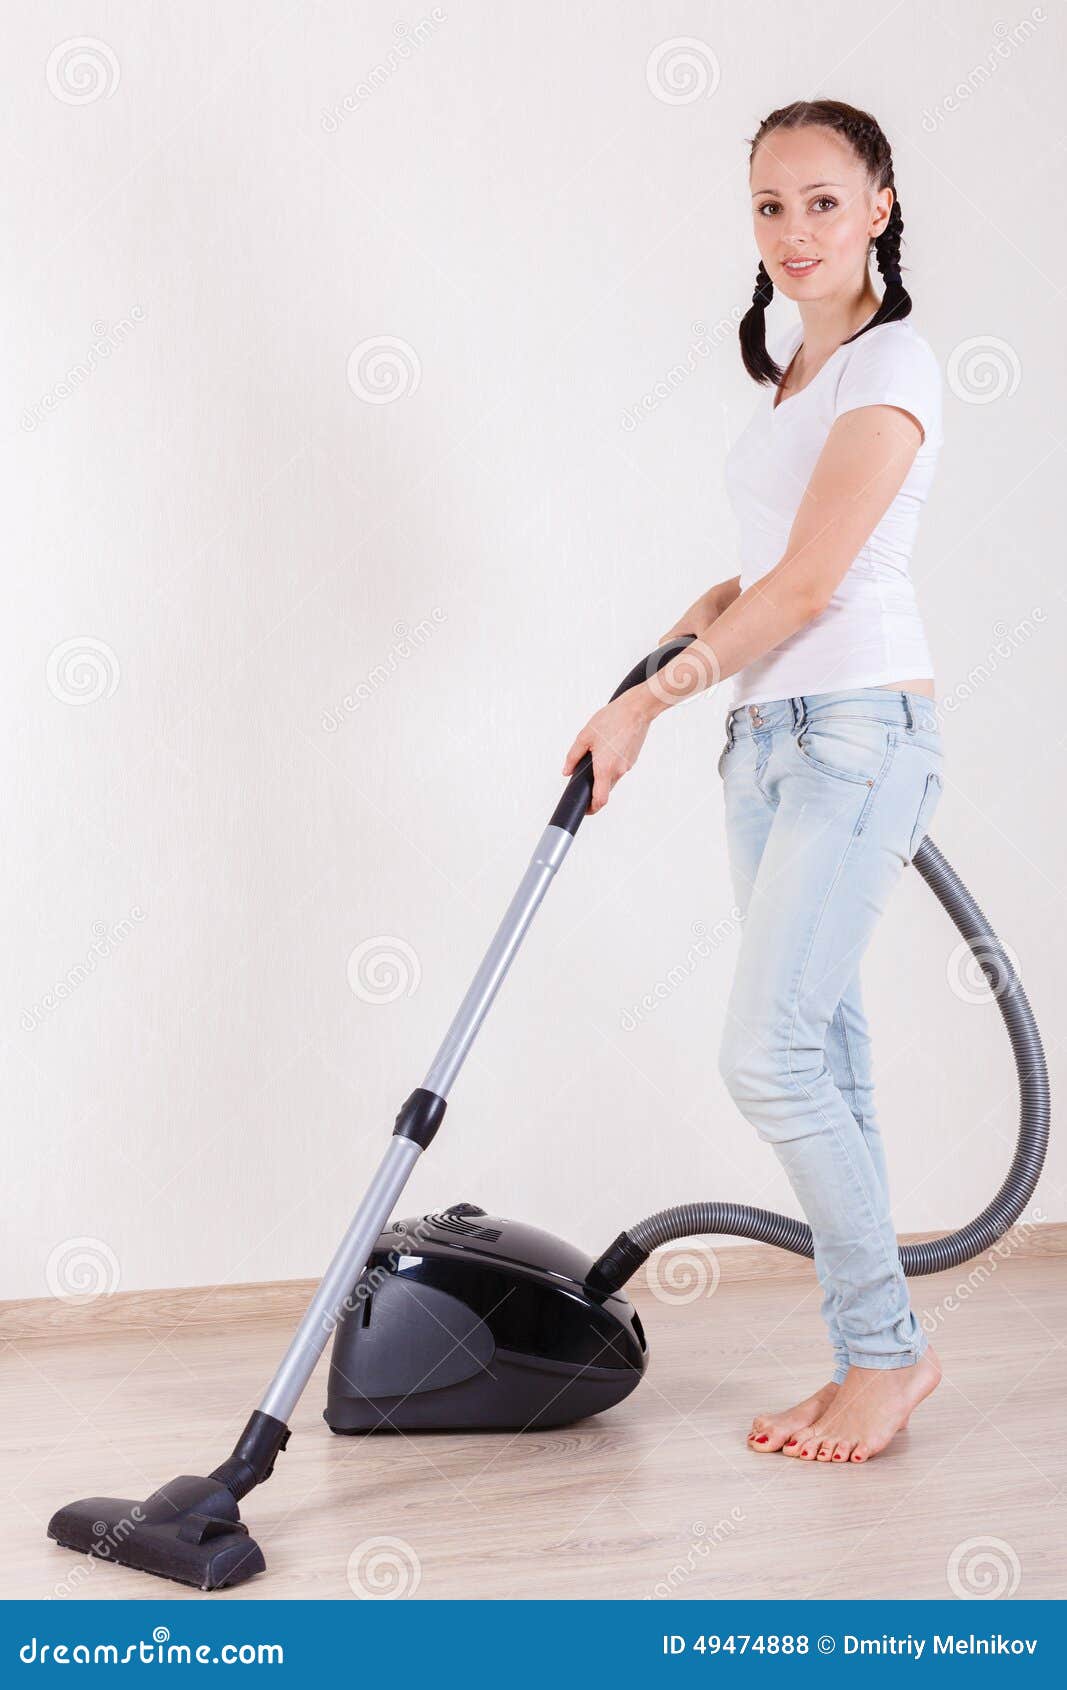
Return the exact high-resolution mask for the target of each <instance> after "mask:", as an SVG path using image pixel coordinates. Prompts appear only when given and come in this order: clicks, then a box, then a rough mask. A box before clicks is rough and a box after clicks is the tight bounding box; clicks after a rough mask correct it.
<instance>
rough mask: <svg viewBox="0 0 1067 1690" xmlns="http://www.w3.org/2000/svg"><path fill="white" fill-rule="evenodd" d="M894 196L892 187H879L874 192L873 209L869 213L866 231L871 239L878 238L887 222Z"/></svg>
mask: <svg viewBox="0 0 1067 1690" xmlns="http://www.w3.org/2000/svg"><path fill="white" fill-rule="evenodd" d="M895 198H896V195H895V194H894V192H893V190H892V188H879V190H878V192H877V193H876V194H875V196H874V210H873V211H872V213H871V221H870V225H869V227H868V230H867V233H868V235H869V236H870V238H871V240H872V241H876V240H877V239H878V237H879V235H880V234H881V233H882V231H883V229H884V228H885V226H886V224H887V223H888V222H889V213H890V212H891V211H892V209H893V201H894V199H895Z"/></svg>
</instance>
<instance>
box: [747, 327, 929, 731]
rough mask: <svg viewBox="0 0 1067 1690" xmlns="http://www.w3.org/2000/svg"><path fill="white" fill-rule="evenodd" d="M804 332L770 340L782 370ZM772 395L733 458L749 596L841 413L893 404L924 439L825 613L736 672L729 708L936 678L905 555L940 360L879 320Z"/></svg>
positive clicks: (922, 483) (771, 562)
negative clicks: (810, 375)
mask: <svg viewBox="0 0 1067 1690" xmlns="http://www.w3.org/2000/svg"><path fill="white" fill-rule="evenodd" d="M802 339H803V329H802V328H801V326H800V325H799V324H796V325H795V326H794V327H793V328H792V329H790V330H789V331H788V332H787V333H786V335H785V336H784V337H780V338H779V340H778V344H777V345H776V346H774V345H772V346H771V347H770V351H771V356H772V357H773V358H774V360H775V362H776V363H777V364H778V365H779V367H780V368H781V369H785V368H787V366H788V364H789V361H790V359H791V358H792V357H793V354H794V353H795V352H796V351H797V348H798V347H799V346H800V344H801V341H802ZM777 392H778V390H777V388H775V387H767V388H765V389H764V390H763V392H762V393H761V395H760V400H759V403H758V405H757V407H756V410H755V413H754V415H753V417H752V420H751V421H750V423H749V424H748V427H747V428H746V429H745V430H744V432H743V434H741V435H740V437H739V438H738V439H737V441H736V442H735V444H734V445H733V447H732V448H731V450H730V452H729V455H728V457H727V460H726V484H727V491H728V493H729V496H730V502H731V504H732V505H733V508H734V513H735V515H736V517H737V520H738V524H739V528H740V557H741V570H740V579H741V590H742V592H744V591H745V590H746V589H747V588H749V587H751V586H752V585H753V583H754V582H756V581H758V580H759V579H760V577H761V576H763V575H766V574H767V572H768V571H769V570H771V569H773V568H774V567H775V565H776V564H778V563H780V562H781V560H782V558H783V557H784V555H785V551H786V545H787V542H788V540H789V533H790V530H791V528H792V526H793V519H794V518H795V516H796V513H797V510H798V508H799V506H800V502H801V499H802V497H803V494H804V489H805V488H806V487H807V484H808V482H809V480H810V479H811V474H812V471H813V470H814V468H815V464H816V461H817V459H818V457H819V454H820V452H821V451H822V449H823V446H824V445H825V443H826V437H827V435H828V434H829V432H830V429H831V428H832V427H833V424H834V422H835V420H836V419H837V418H838V417H840V416H842V415H843V414H844V413H845V412H846V411H854V410H856V409H858V408H859V407H860V406H862V405H896V406H899V407H900V409H901V410H904V411H908V412H909V413H910V414H911V415H912V416H913V417H914V418H915V419H916V421H917V422H918V423H920V424H921V426H922V428H923V431H924V438H923V443H922V445H921V446H920V447H919V450H918V452H917V454H916V456H915V460H914V462H913V463H912V466H911V469H910V470H909V471H908V474H907V477H906V479H905V481H904V485H903V486H902V487H901V489H900V491H899V493H898V494H897V496H896V498H895V499H894V500H893V502H892V504H891V505H890V507H889V509H888V510H887V511H886V513H885V515H884V516H883V517H882V520H881V522H880V523H879V524H878V526H877V528H875V530H874V532H873V533H872V534H871V535H870V537H869V538H868V540H867V543H866V545H864V546H863V547H862V548H861V550H860V551H859V553H858V554H857V556H856V557H855V558H854V560H853V562H852V563H851V564H850V565H849V568H848V570H847V571H846V573H845V575H844V577H843V579H842V580H841V582H840V583H839V585H838V587H837V590H836V592H835V593H834V595H833V598H832V599H831V600H830V603H829V604H828V605H827V607H826V609H825V610H824V611H822V613H821V614H820V615H819V616H816V617H815V618H814V620H813V621H811V622H808V623H806V624H805V626H804V627H803V628H800V629H798V631H797V632H796V633H795V634H791V635H790V636H789V638H788V639H786V640H783V641H782V643H781V644H780V645H777V646H775V647H774V649H773V651H769V652H766V653H765V654H764V655H763V656H762V657H760V658H757V659H756V661H755V662H754V663H749V664H747V665H746V667H745V668H744V669H742V670H740V671H739V673H738V674H737V675H735V676H734V677H733V680H734V693H733V708H735V709H736V708H737V706H738V705H741V704H749V703H766V702H767V701H769V700H770V699H775V698H790V697H798V696H800V695H802V694H804V693H817V692H840V691H843V690H845V689H847V688H849V687H870V686H880V685H883V684H885V683H887V682H892V681H898V680H912V679H916V680H918V679H922V678H924V677H926V676H931V677H932V676H933V673H934V669H933V662H932V660H931V656H930V650H929V647H928V645H927V642H926V635H925V632H924V630H923V624H922V619H921V617H920V615H919V607H918V603H917V601H916V597H915V588H914V586H913V584H912V581H911V576H910V574H909V560H910V558H911V552H912V547H913V546H914V544H915V533H916V529H917V527H918V522H919V512H920V510H921V509H922V505H923V502H924V500H925V498H926V495H927V492H928V491H929V488H930V483H931V481H932V480H933V475H934V467H935V465H936V463H937V457H938V453H939V451H940V449H941V443H942V438H943V436H942V431H941V371H940V368H939V366H938V363H937V359H936V358H935V357H934V354H933V352H932V351H931V349H930V347H929V346H928V345H927V343H926V341H925V340H923V339H922V337H921V336H920V335H918V334H916V332H915V330H914V329H913V328H912V327H911V325H910V324H909V323H908V322H907V321H906V320H905V321H904V322H900V323H880V324H879V325H878V327H877V328H874V329H868V330H867V331H866V333H865V334H862V335H861V336H860V338H859V339H858V340H854V341H852V342H850V343H848V344H846V345H844V346H839V347H838V349H837V351H836V352H834V353H832V354H831V355H830V357H829V358H828V359H827V360H826V362H825V364H824V365H823V367H822V369H821V370H820V371H819V373H818V375H817V376H816V377H815V379H814V380H813V381H810V382H809V383H808V385H807V387H804V388H801V390H800V392H799V393H796V394H794V395H793V396H792V398H789V399H785V400H783V402H782V403H781V404H780V405H779V406H778V407H777V409H776V408H775V406H774V400H775V397H776V394H777Z"/></svg>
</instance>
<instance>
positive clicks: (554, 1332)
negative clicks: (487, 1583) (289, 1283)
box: [325, 1203, 648, 1432]
mask: <svg viewBox="0 0 1067 1690" xmlns="http://www.w3.org/2000/svg"><path fill="white" fill-rule="evenodd" d="M592 1267H593V1258H592V1257H591V1256H588V1255H585V1254H583V1252H582V1251H581V1250H578V1249H576V1248H575V1247H574V1245H572V1244H567V1243H565V1242H564V1241H563V1239H561V1238H554V1237H553V1236H552V1234H551V1233H548V1232H542V1231H541V1230H540V1229H539V1228H538V1227H535V1226H527V1225H525V1224H524V1223H523V1222H521V1221H512V1220H505V1219H503V1218H502V1217H500V1216H497V1215H487V1214H486V1213H485V1210H484V1209H479V1208H477V1207H476V1206H475V1205H474V1204H471V1203H460V1204H457V1205H456V1206H455V1207H453V1208H451V1209H446V1210H443V1211H442V1212H441V1213H439V1214H434V1215H423V1216H421V1217H419V1218H418V1219H412V1220H406V1221H397V1222H395V1223H394V1224H393V1226H391V1227H389V1228H388V1229H387V1230H386V1231H385V1232H383V1233H382V1234H381V1235H380V1237H379V1238H378V1242H377V1244H376V1245H375V1247H374V1249H373V1251H372V1253H371V1256H370V1259H369V1261H368V1264H367V1269H366V1271H365V1273H364V1274H363V1275H362V1276H361V1278H360V1280H359V1282H358V1284H357V1285H356V1287H355V1290H354V1292H353V1295H352V1296H351V1297H349V1298H348V1300H347V1301H346V1303H345V1306H344V1308H343V1309H342V1310H341V1313H340V1316H339V1319H338V1325H337V1330H336V1332H335V1334H334V1341H333V1353H332V1359H331V1365H330V1379H329V1387H328V1392H327V1400H326V1410H325V1419H326V1422H327V1424H328V1425H329V1427H330V1429H331V1430H332V1431H334V1432H372V1431H409V1432H410V1431H415V1432H418V1431H476V1430H477V1431H487V1430H491V1429H494V1428H496V1429H500V1430H503V1429H510V1430H514V1431H526V1430H529V1431H536V1430H538V1429H539V1428H541V1427H547V1426H563V1425H566V1424H567V1423H568V1422H570V1421H573V1420H583V1419H585V1418H586V1417H587V1416H589V1415H591V1414H600V1413H601V1412H602V1411H603V1410H604V1409H606V1408H612V1407H614V1405H615V1404H616V1403H619V1402H621V1401H622V1400H623V1398H624V1397H627V1396H629V1394H630V1392H631V1391H632V1390H633V1389H634V1388H635V1386H636V1385H638V1384H639V1383H640V1381H641V1378H642V1376H643V1374H644V1371H645V1367H646V1364H647V1361H648V1348H647V1345H646V1343H645V1334H644V1331H643V1329H642V1326H641V1320H640V1316H639V1315H638V1313H637V1310H636V1309H635V1308H634V1306H633V1304H632V1303H631V1302H630V1299H629V1298H628V1297H627V1296H626V1295H625V1294H624V1293H623V1292H622V1291H615V1292H613V1293H611V1294H609V1295H605V1294H604V1293H603V1291H601V1290H598V1289H597V1288H596V1286H595V1284H594V1282H593V1281H591V1279H590V1274H591V1270H592Z"/></svg>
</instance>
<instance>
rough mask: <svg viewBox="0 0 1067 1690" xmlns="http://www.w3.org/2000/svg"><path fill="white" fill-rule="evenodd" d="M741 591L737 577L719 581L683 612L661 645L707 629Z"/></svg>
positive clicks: (664, 636)
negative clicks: (680, 636) (683, 635)
mask: <svg viewBox="0 0 1067 1690" xmlns="http://www.w3.org/2000/svg"><path fill="white" fill-rule="evenodd" d="M740 591H741V577H740V576H739V575H735V576H734V577H733V579H732V580H730V581H718V582H716V584H715V586H714V587H709V588H708V590H707V592H706V593H701V595H700V597H699V598H698V599H694V601H693V603H692V604H691V605H690V606H689V609H688V610H685V611H683V612H682V614H681V616H679V618H678V620H677V622H675V623H674V625H673V627H670V628H668V629H667V632H666V633H665V634H661V635H660V637H659V643H660V645H666V644H667V641H668V640H673V639H676V638H677V636H678V635H679V634H695V633H697V632H698V630H699V629H701V628H707V627H709V626H710V624H711V623H712V622H714V621H716V620H717V619H718V617H720V616H721V615H722V613H723V611H724V610H726V609H727V607H728V606H729V605H731V604H733V602H734V600H735V598H736V597H737V595H738V593H739V592H740Z"/></svg>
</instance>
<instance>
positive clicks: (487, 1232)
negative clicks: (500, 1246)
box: [422, 1210, 500, 1244]
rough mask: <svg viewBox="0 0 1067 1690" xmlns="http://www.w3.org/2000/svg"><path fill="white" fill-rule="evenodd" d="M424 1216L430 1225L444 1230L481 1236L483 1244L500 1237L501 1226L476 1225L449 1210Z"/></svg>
mask: <svg viewBox="0 0 1067 1690" xmlns="http://www.w3.org/2000/svg"><path fill="white" fill-rule="evenodd" d="M422 1218H423V1220H424V1221H425V1222H426V1223H427V1225H428V1226H435V1227H438V1228H439V1229H440V1230H441V1231H442V1232H458V1233H461V1234H462V1235H463V1237H464V1238H479V1239H481V1241H482V1243H483V1244H495V1243H496V1242H497V1240H498V1238H499V1237H500V1228H499V1227H496V1226H475V1224H474V1222H473V1221H465V1220H462V1219H460V1217H459V1216H458V1215H454V1214H451V1213H450V1212H448V1211H447V1210H446V1211H445V1212H444V1213H443V1214H440V1215H423V1217H422Z"/></svg>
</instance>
